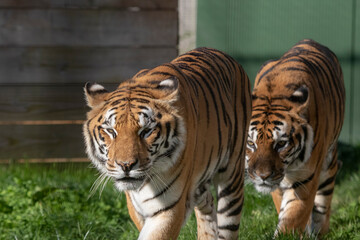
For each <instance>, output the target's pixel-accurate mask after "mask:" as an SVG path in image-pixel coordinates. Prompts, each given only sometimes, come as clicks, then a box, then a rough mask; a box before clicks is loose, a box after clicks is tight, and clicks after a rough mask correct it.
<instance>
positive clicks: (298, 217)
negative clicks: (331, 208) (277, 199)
mask: <svg viewBox="0 0 360 240" xmlns="http://www.w3.org/2000/svg"><path fill="white" fill-rule="evenodd" d="M315 195H316V183H315V181H310V182H308V183H306V184H301V185H295V186H294V185H293V187H292V188H289V189H286V190H284V191H283V195H282V201H281V206H280V209H279V220H278V225H277V229H276V231H275V236H277V235H278V233H279V232H282V233H295V232H297V233H300V234H302V233H303V232H304V231H305V229H306V227H307V224H308V222H309V219H310V215H311V213H312V210H313V206H314V199H315Z"/></svg>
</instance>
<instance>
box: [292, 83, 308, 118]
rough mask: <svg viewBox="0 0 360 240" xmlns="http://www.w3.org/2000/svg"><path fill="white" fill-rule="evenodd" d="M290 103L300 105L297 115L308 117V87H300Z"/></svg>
mask: <svg viewBox="0 0 360 240" xmlns="http://www.w3.org/2000/svg"><path fill="white" fill-rule="evenodd" d="M289 100H290V101H292V102H294V103H298V104H299V106H298V107H297V108H296V112H297V114H299V115H301V116H305V117H307V112H308V111H307V110H308V105H309V88H308V87H307V86H306V85H302V86H300V87H298V88H297V89H296V90H295V91H294V92H293V93H292V95H291V96H290V99H289Z"/></svg>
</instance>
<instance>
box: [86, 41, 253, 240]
mask: <svg viewBox="0 0 360 240" xmlns="http://www.w3.org/2000/svg"><path fill="white" fill-rule="evenodd" d="M85 95H86V99H87V103H88V106H89V107H90V108H91V110H90V111H89V112H88V114H87V121H86V122H85V124H84V127H83V133H84V137H85V143H86V151H87V154H88V156H89V158H90V159H91V160H92V162H93V164H94V165H95V166H96V167H97V168H98V170H99V171H100V173H102V175H103V176H106V177H104V179H106V178H110V179H111V180H112V181H113V182H114V185H115V186H116V188H117V189H118V190H120V191H125V193H126V198H127V205H128V210H129V214H130V217H131V219H132V220H133V222H134V223H135V225H136V227H137V228H138V229H139V230H140V234H139V239H157V240H158V239H167V240H168V239H176V238H177V237H178V235H179V232H180V229H181V226H182V225H183V224H184V222H185V221H186V218H187V217H188V216H189V214H190V213H191V212H192V210H193V209H194V208H195V214H196V218H197V234H198V239H237V237H238V228H239V222H240V215H241V211H242V206H243V201H244V192H243V186H244V162H245V151H246V136H247V129H248V125H249V121H250V115H251V93H250V85H249V80H248V77H247V75H246V73H245V72H244V70H243V69H242V67H241V66H240V65H239V64H238V63H237V62H235V60H233V59H232V58H231V57H230V56H228V55H226V54H225V53H222V52H220V51H218V50H215V49H210V48H198V49H195V50H192V51H190V52H188V53H186V54H183V55H181V56H179V57H178V58H176V59H174V60H173V61H171V62H170V63H165V64H163V65H160V66H158V67H155V68H153V69H145V70H142V71H140V72H139V73H137V74H136V75H135V76H134V77H132V78H131V79H129V80H127V81H125V82H123V83H121V84H120V85H119V86H118V88H117V89H116V90H115V91H113V92H108V91H107V90H106V89H105V88H104V87H103V86H101V85H99V84H87V85H86V86H85ZM212 183H214V185H215V189H216V192H217V208H216V207H214V202H213V196H212V194H211V192H210V185H211V184H212Z"/></svg>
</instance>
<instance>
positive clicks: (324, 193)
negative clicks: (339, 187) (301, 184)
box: [316, 188, 334, 196]
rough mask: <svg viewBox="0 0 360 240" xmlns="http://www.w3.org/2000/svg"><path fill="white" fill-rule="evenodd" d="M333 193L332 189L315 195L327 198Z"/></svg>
mask: <svg viewBox="0 0 360 240" xmlns="http://www.w3.org/2000/svg"><path fill="white" fill-rule="evenodd" d="M333 191H334V188H331V189H329V190H326V191H323V192H318V193H316V195H322V196H328V195H331V194H332V193H333Z"/></svg>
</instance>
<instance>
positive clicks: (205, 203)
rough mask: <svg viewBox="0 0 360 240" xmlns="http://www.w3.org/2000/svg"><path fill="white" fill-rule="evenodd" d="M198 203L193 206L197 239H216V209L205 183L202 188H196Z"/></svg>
mask: <svg viewBox="0 0 360 240" xmlns="http://www.w3.org/2000/svg"><path fill="white" fill-rule="evenodd" d="M197 193H198V195H197V196H196V198H198V199H199V200H198V202H199V204H198V205H197V206H196V207H195V215H196V221H197V239H204V240H210V239H218V229H217V219H216V209H215V207H214V198H213V196H212V194H211V192H210V189H209V185H208V184H207V185H206V186H205V187H204V189H201V188H199V189H198V190H197Z"/></svg>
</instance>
